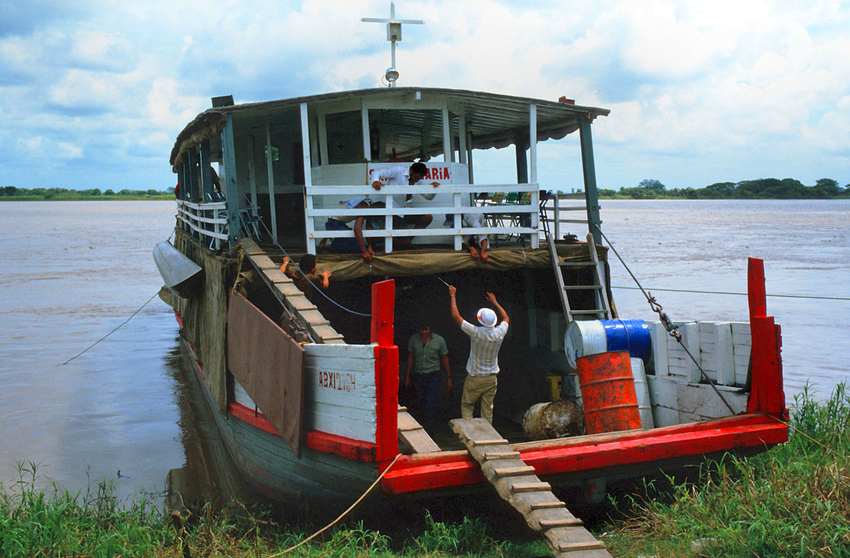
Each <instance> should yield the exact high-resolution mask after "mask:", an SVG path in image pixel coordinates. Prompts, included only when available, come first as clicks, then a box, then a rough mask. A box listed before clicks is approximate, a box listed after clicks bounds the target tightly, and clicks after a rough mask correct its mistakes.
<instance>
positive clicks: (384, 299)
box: [372, 279, 395, 347]
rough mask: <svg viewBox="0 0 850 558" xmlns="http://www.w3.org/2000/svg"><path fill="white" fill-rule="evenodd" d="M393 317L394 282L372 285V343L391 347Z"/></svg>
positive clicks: (381, 282) (388, 281) (390, 280)
mask: <svg viewBox="0 0 850 558" xmlns="http://www.w3.org/2000/svg"><path fill="white" fill-rule="evenodd" d="M394 316H395V281H394V280H392V279H389V280H387V281H380V282H378V283H373V284H372V343H377V344H378V345H380V346H382V347H384V346H389V345H393V318H394Z"/></svg>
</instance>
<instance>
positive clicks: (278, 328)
mask: <svg viewBox="0 0 850 558" xmlns="http://www.w3.org/2000/svg"><path fill="white" fill-rule="evenodd" d="M176 245H177V246H178V248H179V249H180V250H181V251H183V252H184V253H187V254H193V250H194V251H195V252H194V254H193V255H194V257H195V258H196V259H197V261H199V262H200V263H203V265H204V267H205V269H206V280H205V284H204V287H203V292H201V293H198V295H197V296H196V297H194V298H192V299H178V300H175V301H172V302H173V305H174V306H175V310H176V311H177V313H178V317H179V318H181V319H183V320H185V322H186V323H185V325H184V327H183V328H182V329H181V333H182V334H183V336H184V338H186V340H187V341H189V343H190V344H192V345H193V346H194V347H195V348H196V350H197V359H196V360H197V361H198V362H199V369H200V364H201V363H202V365H203V372H202V376H203V379H204V382H205V386H206V388H207V390H208V392H209V399H210V401H211V403H212V404H213V406H214V407H217V410H218V412H219V414H220V416H223V417H229V419H232V420H238V421H240V423H245V428H243V429H242V434H240V436H244V437H245V438H246V439H247V440H253V439H255V438H257V436H253V435H251V434H250V433H252V432H254V431H255V430H258V431H261V432H263V434H262V435H261V437H262V440H263V444H264V445H266V446H268V447H269V448H273V450H264V451H265V453H269V452H271V453H275V452H277V453H279V454H280V456H279V457H277V458H275V459H283V456H286V461H287V463H289V466H288V467H291V469H292V470H293V471H305V473H304V474H306V471H307V470H309V469H310V467H311V466H314V465H315V464H316V463H321V464H322V467H331V468H334V470H336V471H337V472H338V473H339V474H341V475H343V476H344V475H345V474H346V473H345V472H344V470H345V468H346V465H345V463H346V462H354V463H356V467H354V468H355V469H357V470H358V471H360V477H359V478H360V480H361V481H362V480H364V479H365V478H367V477H369V474H370V473H369V471H381V470H382V469H383V468H384V467H386V466H387V465H388V464H389V462H390V461H391V460H393V458H394V457H395V456H396V455H397V453H402V454H403V455H402V456H401V457H400V458H399V459H398V460H397V462H395V465H394V467H393V470H392V471H390V472H388V473H387V475H386V476H385V478H384V480H383V484H382V486H383V488H384V490H385V491H386V492H389V493H398V494H402V493H409V492H420V491H428V492H431V491H434V490H441V489H451V490H455V489H458V488H460V487H464V489H465V488H471V487H474V486H476V485H479V484H481V483H483V482H485V479H484V478H483V477H482V475H481V472H480V470H478V469H477V465H476V464H475V462H474V461H473V460H471V459H470V458H469V456H468V454H467V452H466V450H465V449H464V448H463V446H462V445H461V443H460V442H459V441H458V440H457V437H456V436H455V435H454V434H453V433H452V432H451V430H450V428H449V420H450V419H453V418H457V417H458V416H460V393H461V388H462V385H463V381H464V378H465V370H464V369H465V363H466V358H467V356H468V354H469V341H468V337H467V336H466V335H465V334H463V333H462V332H461V331H460V329H459V328H458V326H457V324H455V323H454V321H453V320H452V318H451V315H450V310H449V308H450V307H449V297H448V289H447V287H446V284H452V285H454V286H456V287H457V289H458V294H457V301H458V307H459V311H460V313H461V315H462V316H464V317H465V318H466V319H467V320H474V316H475V314H476V311H477V309H478V308H479V307H481V306H484V305H485V299H484V295H485V293H486V292H488V291H490V292H494V293H496V295H497V297H498V300H499V302H500V304H501V305H502V306H503V307H504V308H505V310H506V312H507V313H508V315H509V316H510V328H509V333H508V336H507V337H506V339H505V341H504V343H503V345H502V348H501V351H500V356H499V362H500V373H499V377H498V380H499V389H498V392H497V396H496V401H495V409H496V412H495V418H494V426H495V428H496V430H497V431H498V432H499V433H500V435H501V436H502V437H503V438H504V439H506V440H507V442H508V443H509V444H510V445H511V447H512V449H513V450H514V451H517V452H519V453H520V454H521V456H522V459H523V461H525V462H526V463H528V465H530V466H532V467H534V468H535V470H536V471H537V473H538V475H543V476H546V477H548V479H547V481H548V480H549V479H557V483H558V484H559V485H564V486H568V485H576V483H578V485H582V484H583V483H586V482H590V481H593V479H595V478H598V477H600V476H601V477H606V478H618V477H628V476H629V475H634V474H638V475H640V474H642V471H645V470H657V469H658V467H659V466H661V465H665V466H666V465H669V466H680V465H682V464H692V463H694V462H696V461H699V460H701V459H702V458H704V456H705V455H707V454H712V453H715V452H718V453H719V452H723V451H738V452H741V453H748V452H755V451H763V450H764V449H767V448H769V447H770V446H772V445H774V444H776V443H781V442H782V441H784V440H785V439H786V438H787V427H786V426H785V425H784V424H782V423H781V422H778V421H776V420H775V418H773V417H772V416H767V415H763V414H760V413H768V414H771V415H774V416H780V415H781V413H782V410H783V408H784V398H783V397H782V382H781V373H780V374H778V375H777V374H776V373H775V370H774V371H771V372H770V373H769V374H765V375H761V376H758V377H757V376H756V375H755V374H754V375H753V378H752V380H749V378H748V375H747V368H748V366H747V362H748V360H749V358H750V353H749V349H750V341H749V327H748V326H747V327H746V328H744V327H743V326H746V324H744V325H741V324H737V325H736V324H698V323H693V324H684V325H682V326H681V330H682V331H683V332H684V333H685V336H686V337H687V340H688V344H690V346H691V347H692V349H695V354H696V355H697V359H698V362H700V367H701V368H702V370H704V371H705V372H704V373H705V374H707V375H708V376H709V377H710V378H711V379H712V382H713V383H715V384H718V385H716V386H713V387H712V386H709V385H708V383H707V381H705V379H704V378H702V377H701V376H700V373H695V372H694V369H693V367H691V366H690V365H688V364H687V361H685V360H684V359H683V358H682V356H681V355H679V354H678V353H677V352H676V351H677V348H676V347H675V346H669V347H668V346H667V335H666V331H664V330H663V328H662V329H658V328H657V326H653V327H654V329H653V332H654V333H653V342H652V344H653V353H652V355H649V356H648V358H647V359H646V362H645V365H646V369H645V374H646V378H645V384H646V386H647V399H648V400H649V401H650V402H649V404H650V405H651V415H652V416H653V417H654V421H655V424H654V427H647V426H646V425H644V429H640V428H637V429H634V428H632V429H627V430H624V431H617V432H605V433H599V434H591V435H586V434H583V433H573V434H575V435H572V436H561V437H556V438H554V439H543V440H539V439H537V440H535V439H529V433H528V431H527V429H526V428H524V424H523V422H524V419H525V417H526V415H527V414H528V413H529V412H530V409H532V408H533V407H534V406H536V405H539V404H548V403H549V402H553V401H555V400H562V401H578V400H579V399H580V398H581V396H582V391H583V389H582V386H580V385H579V384H580V382H579V381H578V379H577V377H576V374H575V373H574V371H573V370H572V369H571V367H570V363H569V361H568V359H567V356H566V354H565V347H564V331H565V329H566V319H565V317H564V313H563V309H562V308H561V300H560V298H559V295H558V293H557V290H556V286H555V284H556V280H555V273H556V271H555V269H554V268H553V266H552V263H551V256H550V254H551V252H550V251H549V250H548V249H547V248H548V247H547V248H541V249H530V248H523V247H521V246H513V247H498V248H494V249H493V250H492V255H491V261H492V262H493V263H492V265H491V263H490V262H488V263H487V264H483V265H482V264H481V263H480V262H477V261H472V259H471V258H470V257H469V254H467V253H464V252H454V251H451V250H447V251H445V252H440V251H438V250H433V249H426V248H419V249H415V250H410V251H403V252H395V253H392V254H385V255H383V254H379V255H378V256H376V262H377V265H380V266H385V268H379V269H381V271H378V270H376V263H373V265H372V266H371V267H370V266H369V265H368V264H366V263H365V262H363V260H362V258H361V257H360V256H359V255H340V254H336V255H320V256H319V259H318V267H319V269H320V270H322V269H326V268H327V269H330V270H331V271H332V275H331V282H330V287H329V288H328V289H327V290H326V291H323V293H324V294H326V295H327V296H326V297H325V296H318V295H317V296H315V297H314V298H313V300H307V298H306V297H305V296H304V293H302V292H300V291H299V290H298V289H297V288H295V287H294V284H293V282H292V280H291V279H289V278H288V277H286V276H285V275H284V274H283V273H281V272H280V270H279V267H280V263H281V261H282V258H283V257H284V252H283V251H282V250H279V249H278V250H273V249H271V248H270V247H262V246H258V245H256V244H254V243H253V242H251V241H244V242H243V246H242V248H241V249H239V250H236V251H235V252H232V253H229V254H214V253H212V252H210V251H209V250H207V249H204V247H198V246H197V245H194V244H193V242H192V239H191V238H187V237H185V236H181V235H179V234H178V238H177V241H176ZM598 252H599V253H600V255H602V256H604V254H605V251H604V249H599V250H598ZM555 253H557V255H558V256H559V259H565V258H571V257H574V258H576V259H577V260H581V259H582V258H584V257H585V256H584V254H586V253H587V245H585V244H581V243H573V244H558V245H557V246H556V250H555ZM287 255H288V256H289V257H290V258H292V259H293V260H295V259H297V258H298V257H299V254H297V253H289V254H287ZM602 261H603V262H604V258H603V259H602ZM417 262H418V263H417ZM388 270H393V272H392V273H388ZM576 273H581V272H580V271H577V272H576ZM387 277H391V278H393V281H386V278H387ZM606 283H607V281H606ZM380 290H383V293H382V294H381V295H380V296H378V292H379V291H380ZM237 295H238V296H237ZM568 295H569V296H570V304H571V306H573V307H576V308H578V307H581V306H582V305H583V304H587V305H588V306H590V305H592V304H593V301H590V300H585V298H586V291H581V290H577V292H575V293H568ZM235 299H239V300H243V301H244V303H242V302H240V303H238V304H244V305H245V307H246V308H250V309H251V312H253V314H252V315H253V316H254V318H252V319H253V320H254V321H262V322H267V323H268V324H270V326H269V327H270V328H271V329H272V330H274V331H275V332H279V333H274V335H275V336H276V337H274V338H269V341H268V342H267V343H265V341H264V340H263V339H261V340H259V341H258V339H256V338H252V337H245V336H244V333H243V335H242V336H239V335H238V334H237V335H234V331H232V330H230V329H229V328H230V326H231V325H232V322H234V319H233V318H234V315H233V314H232V312H233V306H232V304H233V301H234V300H235ZM376 301H378V302H377V303H376ZM228 304H230V306H228ZM376 304H377V305H376ZM590 307H592V306H590ZM615 316H616V314H615ZM771 320H772V318H771ZM423 321H425V322H426V323H428V324H429V325H430V326H431V328H432V331H434V332H435V333H438V334H440V335H442V336H443V337H444V338H445V339H446V342H447V346H448V348H449V361H450V366H451V373H452V378H453V384H454V388H453V389H452V390H449V389H447V385H446V383H445V381H444V383H443V385H442V386H441V391H440V397H439V399H438V405H437V413H438V415H437V420H436V422H435V423H433V424H428V425H427V427H428V428H427V430H425V429H422V430H421V431H420V432H419V434H420V438H421V439H420V441H422V440H424V442H425V443H424V444H423V445H421V446H419V445H418V444H416V443H413V444H411V443H408V442H409V441H410V439H411V436H410V435H409V433H410V432H411V430H413V429H418V428H419V427H420V426H421V422H420V421H421V419H422V416H423V413H422V410H421V409H420V408H418V407H417V402H416V400H415V398H414V397H413V394H412V393H410V392H409V391H407V390H406V389H405V388H404V383H403V378H404V374H405V372H406V361H407V346H408V341H409V340H410V339H411V337H412V336H413V335H418V328H419V326H420V325H421V324H422V322H423ZM759 327H761V326H759ZM237 333H238V332H237ZM286 333H289V336H286ZM279 336H285V337H286V338H287V339H290V341H289V343H292V339H295V340H297V341H301V343H300V344H299V343H292V346H293V347H296V349H295V350H296V351H302V352H304V354H305V357H304V361H303V362H304V364H303V366H304V368H303V369H300V370H301V371H298V370H290V371H287V370H288V369H287V368H285V367H283V368H282V367H280V366H279V363H277V364H275V363H271V364H272V365H271V366H267V368H266V370H265V371H263V372H262V373H263V374H266V375H267V377H268V378H272V377H277V376H278V375H280V374H290V375H291V374H293V373H295V374H296V375H299V374H300V375H301V376H302V377H303V380H304V391H303V393H304V395H303V409H302V410H299V411H298V413H299V415H300V416H301V418H300V419H299V420H303V424H302V425H301V426H299V427H297V428H296V429H295V430H294V435H295V436H294V438H295V439H296V441H297V439H299V438H300V439H301V441H302V445H301V446H300V449H298V448H295V449H290V447H293V448H294V447H295V446H293V445H292V442H291V441H289V442H288V441H287V440H283V439H282V438H281V436H280V435H277V434H276V431H277V432H283V431H282V430H280V428H277V427H276V426H274V424H277V423H274V424H273V422H270V421H269V420H266V418H265V415H264V413H263V412H262V411H260V409H261V408H262V405H263V404H262V403H259V402H258V403H254V402H255V401H259V400H258V399H257V398H256V397H254V396H249V395H248V393H252V394H254V395H258V396H262V395H264V394H263V393H262V392H263V391H266V388H265V387H262V385H265V384H255V385H254V386H253V388H251V386H246V391H244V392H243V391H242V390H240V389H239V386H240V385H241V383H242V382H243V380H242V377H240V376H239V374H238V373H237V370H236V368H234V363H233V362H232V361H231V360H228V359H229V358H231V357H232V355H233V353H234V351H233V350H232V349H233V343H243V342H244V341H245V340H248V339H251V341H252V343H254V346H255V347H257V349H256V351H255V352H260V353H262V352H265V349H264V348H270V347H271V343H275V341H274V340H273V339H283V337H279ZM240 339H241V340H243V341H240ZM376 339H377V341H376ZM264 343H265V344H264ZM776 343H777V341H776V340H774V341H773V344H774V345H776ZM768 344H769V343H768ZM768 344H763V345H768ZM753 346H754V347H755V346H756V345H753ZM228 347H230V349H231V350H226V349H227V348H228ZM298 347H300V349H299V348H298ZM754 358H755V355H754ZM642 366H643V365H641V367H642ZM730 367H731V368H730ZM742 367H743V368H742ZM748 380H749V381H751V385H752V390H751V391H748V389H747V388H748V387H749V386H747V385H746V384H747V382H748ZM252 381H253V380H252V379H251V378H248V382H249V383H251V382H252ZM258 385H260V386H261V387H260V392H257V391H252V389H253V390H256V389H257V386H258ZM281 393H283V392H281ZM752 394H756V395H757V397H756V398H755V399H754V398H753V397H752ZM721 400H728V402H727V405H726V406H724V405H723V404H721ZM729 402H731V405H730V404H729ZM400 406H402V407H407V409H400ZM407 411H410V412H409V413H408V412H407ZM269 417H270V420H272V421H274V420H276V419H274V417H271V415H269ZM638 424H640V423H638ZM299 432H300V436H299ZM258 435H259V433H258ZM232 445H234V446H236V447H237V450H235V451H237V452H238V451H241V450H239V449H238V448H239V446H240V441H239V440H236V439H234V440H232ZM249 445H251V444H249ZM302 451H303V457H302V454H301V452H302ZM265 453H264V455H265ZM319 454H321V456H319ZM245 455H246V454H245ZM319 457H321V458H319ZM244 459H245V463H244V464H243V465H244V466H245V467H252V466H256V465H257V459H255V458H253V457H244ZM364 465H366V467H365V468H364ZM352 466H353V465H352ZM276 470H277V471H278V473H277V474H279V475H283V476H286V475H290V473H288V472H285V471H283V470H282V469H280V468H279V467H278V468H276ZM302 476H303V475H302ZM311 478H312V477H311ZM319 481H320V479H314V481H311V482H319ZM275 482H277V481H275ZM293 482H295V485H297V481H293ZM281 486H282V485H281ZM325 488H326V489H327V490H329V491H332V487H325Z"/></svg>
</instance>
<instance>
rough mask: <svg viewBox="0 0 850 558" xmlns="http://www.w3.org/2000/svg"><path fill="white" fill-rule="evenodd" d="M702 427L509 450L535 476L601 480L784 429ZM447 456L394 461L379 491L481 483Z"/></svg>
mask: <svg viewBox="0 0 850 558" xmlns="http://www.w3.org/2000/svg"><path fill="white" fill-rule="evenodd" d="M708 424H709V425H710V426H707V425H706V424H705V423H702V424H700V423H696V424H694V425H685V426H677V427H671V428H664V429H656V430H654V431H647V432H640V433H636V434H625V435H623V436H620V437H617V438H616V439H612V438H598V439H596V440H593V439H590V440H587V441H582V442H579V443H576V444H572V445H570V444H569V442H568V441H564V443H562V444H557V443H553V444H551V445H549V444H545V443H544V444H543V445H542V446H541V447H535V448H529V449H523V448H522V447H521V445H520V447H516V446H515V449H518V450H519V452H520V455H521V457H522V460H523V461H525V463H527V464H528V465H531V466H532V467H534V468H535V472H536V474H538V475H543V476H545V475H551V474H561V473H570V472H580V471H599V472H600V476H604V471H605V469H608V468H611V467H617V466H630V465H638V464H652V463H654V462H658V463H659V464H661V463H662V462H664V461H666V460H669V459H676V458H683V457H699V456H700V455H704V454H708V453H713V452H720V451H727V450H732V449H744V448H755V447H763V446H773V445H775V444H779V443H782V442H785V441H787V440H788V428H787V426H785V425H784V424H782V423H780V422H778V421H776V420H775V419H773V418H771V417H766V416H762V415H744V416H741V417H734V418H730V419H722V420H720V421H711V422H710V423H708ZM689 426H690V428H689ZM435 457H436V456H435ZM447 457H448V456H441V457H437V458H436V459H421V458H418V459H417V458H416V457H415V456H414V457H411V458H408V459H405V458H402V459H400V460H399V461H398V463H396V466H395V467H394V468H393V470H392V471H390V472H389V473H387V475H386V476H385V477H384V480H383V488H384V490H385V491H387V492H390V493H393V494H400V493H405V492H417V491H420V490H428V489H434V488H443V487H450V486H463V485H468V484H477V483H481V482H485V480H486V479H485V478H484V476H483V475H482V474H481V471H480V468H479V466H478V464H477V463H475V462H474V461H473V460H472V459H471V458H469V457H468V456H465V455H464V452H453V455H452V458H453V459H446V458H447Z"/></svg>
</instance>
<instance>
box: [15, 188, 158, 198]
mask: <svg viewBox="0 0 850 558" xmlns="http://www.w3.org/2000/svg"><path fill="white" fill-rule="evenodd" d="M162 196H170V197H174V191H173V190H119V191H118V192H115V191H114V190H111V189H107V190H103V191H101V190H100V188H92V189H90V190H69V189H67V188H30V189H27V188H17V187H15V186H4V187H3V188H0V198H32V199H44V200H51V199H85V198H104V197H109V198H120V197H127V198H137V199H138V198H150V197H162Z"/></svg>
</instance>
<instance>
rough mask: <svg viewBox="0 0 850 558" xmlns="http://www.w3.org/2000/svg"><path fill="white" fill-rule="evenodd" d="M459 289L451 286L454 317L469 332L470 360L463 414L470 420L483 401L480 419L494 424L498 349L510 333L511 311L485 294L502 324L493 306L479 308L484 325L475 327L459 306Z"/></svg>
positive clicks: (479, 319)
mask: <svg viewBox="0 0 850 558" xmlns="http://www.w3.org/2000/svg"><path fill="white" fill-rule="evenodd" d="M456 295H457V289H456V288H455V287H453V286H449V298H450V304H451V313H452V318H453V319H454V321H455V323H457V325H459V326H460V329H461V331H463V332H464V333H465V334H467V335H469V339H470V347H469V360H468V361H467V362H466V373H467V377H466V380H465V381H464V382H463V395H462V396H461V399H460V415H461V417H462V418H465V419H471V418H472V412H473V410H474V409H475V403H476V402H477V401H479V400H480V401H481V418H483V419H485V420H486V421H487V422H489V423H490V424H493V400H494V399H495V398H496V388H497V387H498V382H497V381H496V375H497V374H498V373H499V349H500V348H501V347H502V341H504V340H505V335H507V333H508V323H509V322H510V319H509V318H508V313H507V312H505V309H504V308H502V307H501V305H500V304H499V302H498V301H497V300H496V295H494V294H493V293H487V296H486V297H485V298H486V299H487V301H488V302H489V303H490V304H492V305H493V306H494V307H495V308H496V311H498V313H499V316H498V318H501V319H502V323H500V324H499V325H498V326H497V325H496V322H497V321H498V318H497V317H496V312H494V311H493V310H492V309H490V308H481V309H480V310H478V314H477V317H478V321H479V322H480V323H481V326H482V327H479V326H474V325H472V324H471V323H469V322H467V321H466V320H464V319H463V317H462V316H461V315H460V312H458V309H457V301H456V300H455V297H456Z"/></svg>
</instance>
